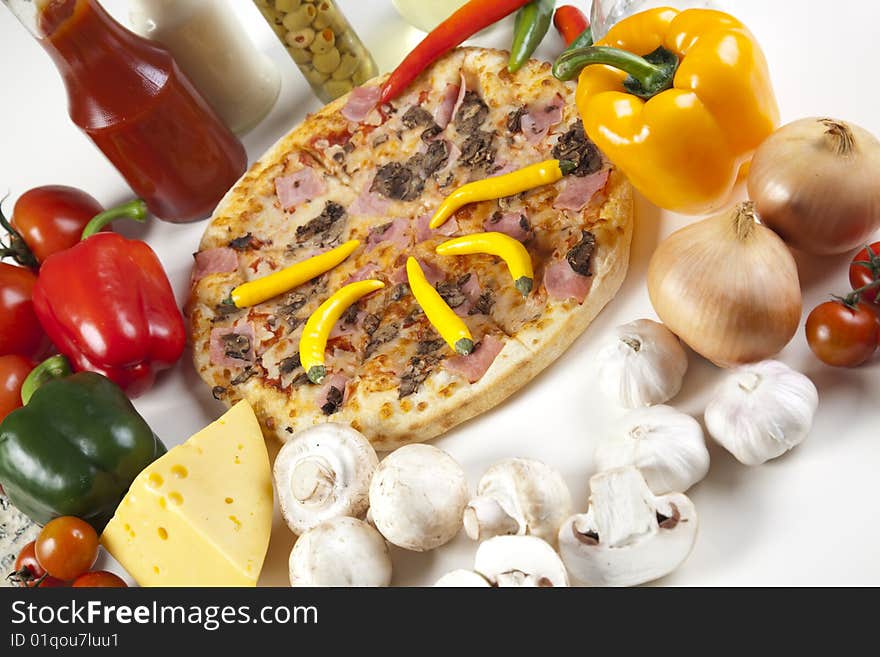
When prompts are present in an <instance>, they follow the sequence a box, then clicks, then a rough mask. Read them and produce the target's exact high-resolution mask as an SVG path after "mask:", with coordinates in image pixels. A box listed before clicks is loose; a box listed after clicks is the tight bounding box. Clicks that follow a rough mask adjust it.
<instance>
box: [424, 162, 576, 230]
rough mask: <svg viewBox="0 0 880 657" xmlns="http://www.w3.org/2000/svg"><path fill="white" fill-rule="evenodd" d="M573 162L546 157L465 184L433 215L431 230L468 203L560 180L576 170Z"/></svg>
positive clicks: (503, 195)
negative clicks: (533, 162) (544, 159)
mask: <svg viewBox="0 0 880 657" xmlns="http://www.w3.org/2000/svg"><path fill="white" fill-rule="evenodd" d="M575 166H576V165H575V163H574V162H568V161H566V160H547V161H545V162H539V163H538V164H532V165H530V166H527V167H523V168H522V169H519V170H517V171H512V172H511V173H505V174H503V175H500V176H492V177H491V178H485V179H483V180H477V181H475V182H472V183H468V184H467V185H463V186H461V187H459V188H458V189H456V190H455V191H454V192H452V193H451V194H450V195H449V196H447V197H446V198H445V199H444V200H443V203H441V204H440V207H439V208H437V211H436V212H435V213H434V216H433V217H432V218H431V222H430V223H429V226H430V227H431V230H434V229H436V228H439V227H440V226H442V225H443V224H445V223H446V222H447V221H448V220H449V217H451V216H452V215H454V214H455V213H456V211H458V210H459V209H460V208H462V207H464V206H465V205H467V204H469V203H479V202H480V201H494V200H495V199H499V198H504V197H506V196H514V195H515V194H519V193H521V192H526V191H528V190H530V189H535V188H536V187H541V186H543V185H552V184H553V183H555V182H558V181H559V180H561V179H562V177H563V176H565V175H566V174H569V173H571V172H572V171H574V169H575Z"/></svg>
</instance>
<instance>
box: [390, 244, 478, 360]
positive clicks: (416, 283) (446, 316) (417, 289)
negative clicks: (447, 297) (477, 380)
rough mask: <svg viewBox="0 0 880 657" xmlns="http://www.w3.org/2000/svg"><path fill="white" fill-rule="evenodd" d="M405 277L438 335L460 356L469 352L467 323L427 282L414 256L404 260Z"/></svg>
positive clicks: (470, 348)
mask: <svg viewBox="0 0 880 657" xmlns="http://www.w3.org/2000/svg"><path fill="white" fill-rule="evenodd" d="M406 277H407V279H408V280H409V289H410V290H411V291H412V293H413V296H414V297H415V299H416V301H417V302H418V304H419V305H420V306H421V307H422V310H424V311H425V315H426V316H427V318H428V321H429V322H431V324H432V325H433V326H434V328H435V329H437V332H438V333H439V334H440V337H441V338H443V339H444V340H445V341H446V344H448V345H449V346H450V347H451V348H452V349H454V350H455V351H457V352H458V353H460V354H461V355H462V356H467V355H468V354H469V353H471V352H472V351H473V350H474V338H473V336H471V332H470V331H469V330H468V327H467V325H466V324H465V323H464V322H463V321H462V319H461V317H459V316H458V315H456V314H455V312H454V311H453V310H452V308H450V307H449V305H448V304H447V303H446V302H445V301H444V300H443V297H441V296H440V293H439V292H437V290H435V289H434V286H433V285H431V284H430V283H429V282H428V279H426V278H425V273H424V272H423V271H422V268H421V266H420V265H419V262H418V260H416V259H415V258H412V257H410V258H408V259H407V261H406Z"/></svg>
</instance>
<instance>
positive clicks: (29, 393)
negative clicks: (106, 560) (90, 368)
mask: <svg viewBox="0 0 880 657" xmlns="http://www.w3.org/2000/svg"><path fill="white" fill-rule="evenodd" d="M69 372H70V369H69V365H68V364H67V361H66V359H64V357H63V356H54V357H53V358H50V359H49V360H47V361H46V362H44V363H43V364H41V365H39V366H38V367H37V368H36V369H35V370H34V371H33V372H32V373H31V375H30V376H29V377H28V379H27V380H26V381H25V383H24V385H23V386H22V400H23V401H24V402H25V404H26V405H25V406H23V407H22V408H19V409H17V410H15V411H13V412H12V413H10V414H9V415H8V416H7V417H6V419H5V420H4V421H3V422H2V423H0V483H2V485H3V488H4V489H5V491H6V495H7V496H8V497H9V499H10V500H11V501H12V503H13V504H14V505H15V506H16V507H18V509H19V510H21V511H22V512H23V513H25V514H26V515H27V516H29V517H30V518H31V520H33V521H34V522H36V523H38V524H40V525H44V524H46V523H47V522H49V521H50V520H52V519H53V518H56V517H58V516H76V517H78V518H82V519H83V520H85V521H87V522H89V523H90V524H92V525H93V526H94V527H95V529H96V530H97V531H98V533H100V532H101V530H102V529H103V528H104V525H105V524H106V523H107V522H108V521H109V520H110V518H111V517H112V516H113V513H114V512H115V511H116V507H117V506H118V505H119V502H120V501H121V500H122V498H123V496H124V495H125V493H126V492H127V491H128V488H129V486H130V485H131V483H132V482H133V481H134V479H135V477H136V476H137V475H138V474H139V473H140V472H141V470H143V469H144V468H145V467H147V466H148V465H149V464H150V463H152V462H153V461H154V460H156V459H157V458H158V457H159V456H161V455H162V454H164V453H165V446H164V445H163V444H162V442H161V441H160V440H159V439H158V438H157V437H156V436H155V435H154V434H153V431H152V430H151V429H150V427H149V425H147V423H146V421H145V420H144V419H143V418H142V417H141V416H140V415H139V414H138V412H137V411H136V410H135V408H134V406H133V405H132V403H131V402H130V401H129V400H128V398H127V397H126V396H125V393H123V392H122V390H121V389H120V388H119V387H118V386H117V385H116V384H115V383H113V382H112V381H110V380H109V379H107V378H105V377H103V376H101V375H100V374H95V373H93V372H80V373H78V374H74V375H72V376H67V374H69ZM35 388H36V390H35Z"/></svg>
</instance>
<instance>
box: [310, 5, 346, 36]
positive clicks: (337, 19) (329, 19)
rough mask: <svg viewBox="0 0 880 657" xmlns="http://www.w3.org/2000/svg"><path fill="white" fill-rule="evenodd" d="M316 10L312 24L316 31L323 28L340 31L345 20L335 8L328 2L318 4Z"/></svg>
mask: <svg viewBox="0 0 880 657" xmlns="http://www.w3.org/2000/svg"><path fill="white" fill-rule="evenodd" d="M317 9H318V14H317V16H315V22H314V23H312V25H313V26H314V28H315V29H316V30H323V29H324V28H325V27H332V28H333V29H335V30H339V31H341V30H342V28H343V27H344V23H343V21H344V20H345V19H344V18H343V17H342V14H341V13H340V12H339V10H338V9H337V8H336V7H334V6H333V5H332V4H330V3H329V2H319V3H318V4H317Z"/></svg>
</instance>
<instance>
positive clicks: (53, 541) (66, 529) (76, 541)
mask: <svg viewBox="0 0 880 657" xmlns="http://www.w3.org/2000/svg"><path fill="white" fill-rule="evenodd" d="M36 543H37V544H36V545H35V546H34V550H35V552H36V555H37V560H38V561H39V562H40V565H41V566H43V568H45V569H46V571H47V572H48V573H49V574H50V575H52V577H57V578H58V579H61V580H64V581H65V582H69V581H71V580H74V579H76V578H77V577H79V576H80V575H82V574H83V573H84V572H86V571H87V570H88V569H89V568H91V567H92V566H93V565H94V564H95V560H96V559H97V558H98V534H97V533H95V530H94V529H93V528H92V526H91V525H90V524H89V523H87V522H86V521H85V520H80V519H79V518H74V517H72V516H64V517H61V518H55V519H54V520H51V521H49V522H48V523H47V524H46V526H45V527H43V531H41V532H40V535H39V536H37V541H36Z"/></svg>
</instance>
